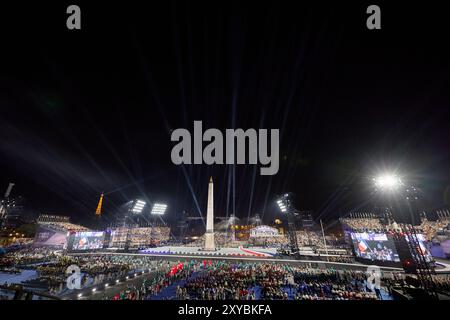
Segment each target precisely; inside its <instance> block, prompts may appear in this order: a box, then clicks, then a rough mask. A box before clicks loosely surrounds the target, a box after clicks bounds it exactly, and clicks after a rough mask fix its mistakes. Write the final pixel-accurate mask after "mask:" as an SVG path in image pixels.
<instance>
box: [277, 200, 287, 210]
mask: <svg viewBox="0 0 450 320" xmlns="http://www.w3.org/2000/svg"><path fill="white" fill-rule="evenodd" d="M277 204H278V207H280V210H281V212H286V210H287V209H286V205H285V203H284V202H283V201H282V200H278V201H277Z"/></svg>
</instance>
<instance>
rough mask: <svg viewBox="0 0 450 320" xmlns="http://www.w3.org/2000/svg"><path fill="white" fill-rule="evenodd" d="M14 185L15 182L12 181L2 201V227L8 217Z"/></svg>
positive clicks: (0, 205) (0, 219) (0, 215)
mask: <svg viewBox="0 0 450 320" xmlns="http://www.w3.org/2000/svg"><path fill="white" fill-rule="evenodd" d="M13 187H14V183H12V182H10V183H9V185H8V188H6V192H5V195H4V196H3V199H2V200H1V203H0V229H1V228H2V227H3V222H4V221H6V219H7V217H8V209H9V207H10V199H9V195H10V194H11V191H12V188H13Z"/></svg>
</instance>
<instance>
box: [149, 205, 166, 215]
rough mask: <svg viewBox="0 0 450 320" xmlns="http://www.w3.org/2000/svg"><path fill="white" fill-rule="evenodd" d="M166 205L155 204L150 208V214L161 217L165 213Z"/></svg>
mask: <svg viewBox="0 0 450 320" xmlns="http://www.w3.org/2000/svg"><path fill="white" fill-rule="evenodd" d="M166 209H167V204H163V203H155V204H154V205H153V208H152V212H151V214H159V215H163V214H164V213H165V212H166Z"/></svg>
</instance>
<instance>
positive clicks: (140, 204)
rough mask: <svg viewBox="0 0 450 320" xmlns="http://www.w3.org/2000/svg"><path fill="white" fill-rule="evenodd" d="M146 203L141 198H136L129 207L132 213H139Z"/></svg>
mask: <svg viewBox="0 0 450 320" xmlns="http://www.w3.org/2000/svg"><path fill="white" fill-rule="evenodd" d="M146 204H147V203H146V202H145V201H142V200H136V202H135V203H134V205H133V209H131V211H132V212H134V213H141V212H142V210H144V207H145V205H146Z"/></svg>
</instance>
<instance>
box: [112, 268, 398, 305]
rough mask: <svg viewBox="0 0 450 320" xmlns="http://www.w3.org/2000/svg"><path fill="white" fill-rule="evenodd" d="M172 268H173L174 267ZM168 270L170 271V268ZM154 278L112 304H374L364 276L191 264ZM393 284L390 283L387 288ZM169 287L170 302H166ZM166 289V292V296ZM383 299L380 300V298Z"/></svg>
mask: <svg viewBox="0 0 450 320" xmlns="http://www.w3.org/2000/svg"><path fill="white" fill-rule="evenodd" d="M175 265H176V264H175ZM172 269H173V267H172ZM168 270H170V267H169V266H166V269H165V270H161V272H158V275H157V276H155V277H154V278H153V279H152V280H148V279H147V280H145V281H144V282H143V283H142V285H141V286H139V287H136V286H132V287H128V288H127V289H126V290H124V291H123V292H121V293H118V294H116V295H115V296H114V297H112V299H113V300H120V299H131V300H145V299H155V298H156V299H158V298H159V299H183V300H254V299H263V300H290V299H296V300H367V299H369V300H377V299H381V298H382V295H381V293H380V290H379V289H377V290H374V291H372V290H371V289H369V287H368V285H367V274H366V273H365V272H363V271H343V270H334V269H330V268H329V269H317V268H308V267H293V266H290V265H286V264H275V263H263V262H258V263H250V262H239V263H236V262H225V261H215V262H212V261H209V262H205V261H203V262H198V261H197V262H196V261H190V262H187V263H184V264H182V268H181V269H179V270H177V272H176V273H171V272H168ZM392 279H393V278H392V277H391V278H389V280H390V281H391V282H392V281H393V280H392ZM169 286H172V287H175V288H176V289H175V290H174V292H175V294H174V296H167V294H166V293H167V291H168V289H167V288H168V287H169ZM165 289H166V290H165ZM386 296H387V293H386V294H385V297H386Z"/></svg>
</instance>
